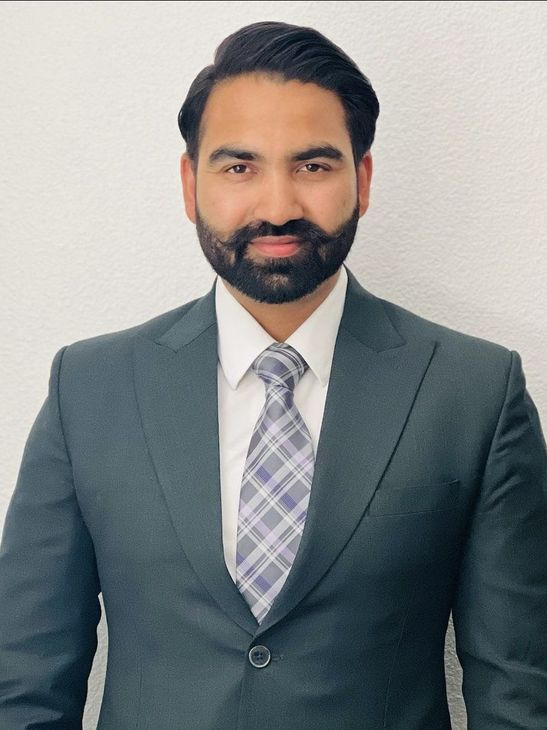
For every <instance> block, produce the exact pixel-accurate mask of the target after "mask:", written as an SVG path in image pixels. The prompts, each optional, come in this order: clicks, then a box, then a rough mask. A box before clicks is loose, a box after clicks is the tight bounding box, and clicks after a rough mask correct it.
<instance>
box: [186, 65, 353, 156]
mask: <svg viewBox="0 0 547 730" xmlns="http://www.w3.org/2000/svg"><path fill="white" fill-rule="evenodd" d="M200 129H201V141H200V157H201V156H202V155H203V154H207V153H208V152H210V151H211V150H212V149H214V148H215V147H217V146H218V145H219V144H238V145H241V144H243V143H245V144H248V145H252V146H253V147H261V148H263V149H270V150H272V151H273V150H275V149H277V148H280V149H281V148H283V149H286V148H287V147H291V148H292V147H300V146H302V145H305V144H307V143H309V142H310V141H312V142H313V141H317V140H321V141H322V142H331V143H332V144H337V145H338V146H339V147H344V149H345V150H346V151H347V150H349V149H351V140H350V137H349V133H348V130H347V127H346V121H345V113H344V107H343V106H342V102H341V101H340V99H339V98H338V96H337V95H336V94H335V93H334V92H332V91H329V90H328V89H324V88H322V87H320V86H318V85H317V84H313V83H302V82H300V81H296V80H290V81H286V80H284V79H279V78H272V77H269V76H265V75H264V74H245V75H242V76H237V77H235V78H230V79H226V80H224V81H221V82H219V83H218V84H217V85H216V86H215V87H214V88H213V90H212V91H211V93H210V95H209V99H208V100H207V104H206V106H205V110H204V112H203V116H202V120H201V125H200Z"/></svg>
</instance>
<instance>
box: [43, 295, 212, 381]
mask: <svg viewBox="0 0 547 730" xmlns="http://www.w3.org/2000/svg"><path fill="white" fill-rule="evenodd" d="M202 298H203V297H201V298H196V299H192V300H191V301H188V302H186V303H184V304H182V305H180V306H179V307H176V308H174V309H170V310H168V311H166V312H162V313H161V314H158V315H156V316H154V317H152V318H151V319H148V320H145V321H144V322H140V323H138V324H135V325H133V326H131V327H127V328H124V329H121V330H116V331H114V332H105V333H102V334H99V335H94V336H92V337H87V338H84V339H81V340H76V341H74V342H71V343H68V344H66V345H64V346H63V347H62V348H61V349H60V350H59V351H58V352H57V353H56V355H55V360H56V361H57V360H58V361H60V362H61V363H62V364H61V368H62V370H63V374H64V377H65V379H66V378H67V377H70V374H71V373H72V374H75V373H79V374H80V376H81V374H83V373H85V372H89V371H90V370H91V371H95V374H96V375H101V373H102V374H106V373H107V372H110V373H112V372H114V371H115V370H117V369H121V371H122V372H123V370H124V369H126V368H127V367H128V366H129V364H130V361H131V357H132V350H133V344H134V341H135V339H138V338H144V339H148V340H155V339H157V338H159V337H160V336H161V335H162V334H164V333H165V332H166V331H168V330H169V329H170V328H171V327H172V326H173V325H174V324H175V323H176V322H178V321H179V320H180V319H182V318H183V317H184V316H185V314H186V313H187V312H188V311H189V310H190V309H191V308H192V307H193V306H194V305H195V304H196V303H197V302H199V301H200V299H202Z"/></svg>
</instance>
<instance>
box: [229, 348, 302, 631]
mask: <svg viewBox="0 0 547 730" xmlns="http://www.w3.org/2000/svg"><path fill="white" fill-rule="evenodd" d="M251 367H252V369H253V370H254V372H255V373H256V374H257V375H258V377H259V378H260V379H261V380H262V381H263V382H264V384H265V386H266V402H265V404H264V406H263V408H262V411H261V412H260V415H259V417H258V421H257V423H256V426H255V428H254V431H253V434H252V436H251V443H250V445H249V451H248V454H247V460H246V462H245V468H244V471H243V480H242V485H241V494H240V501H239V519H238V530H237V557H236V585H237V587H238V589H239V591H240V592H241V593H242V595H243V596H244V598H245V600H246V601H247V603H248V604H249V606H250V608H251V611H252V612H253V614H254V615H255V617H256V619H257V621H258V622H259V623H260V622H261V621H262V619H263V618H264V616H265V615H266V614H267V613H268V611H269V609H270V607H271V605H272V603H273V601H274V598H275V597H276V595H277V594H278V593H279V591H280V590H281V587H282V586H283V584H284V582H285V580H286V578H287V575H288V573H289V570H290V569H291V566H292V564H293V561H294V557H295V555H296V551H297V550H298V546H299V544H300V538H301V537H302V532H303V529H304V522H305V520H306V512H307V509H308V502H309V497H310V488H311V483H312V477H313V467H314V456H313V445H312V440H311V437H310V433H309V431H308V429H307V427H306V424H305V423H304V421H303V419H302V416H301V415H300V412H299V410H298V408H297V407H296V406H295V404H294V393H293V389H294V387H295V385H296V383H297V382H298V381H299V380H300V378H301V377H302V375H304V373H305V372H306V369H307V368H308V364H307V363H306V361H305V360H304V358H303V357H302V356H301V355H300V353H298V352H297V351H296V350H295V349H294V348H293V347H291V346H290V345H287V344H285V343H283V342H275V343H273V344H272V345H270V347H268V348H267V349H266V350H264V352H262V353H261V354H260V355H259V356H258V357H257V358H256V360H255V361H254V362H253V364H252V366H251Z"/></svg>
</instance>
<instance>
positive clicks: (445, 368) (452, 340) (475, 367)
mask: <svg viewBox="0 0 547 730" xmlns="http://www.w3.org/2000/svg"><path fill="white" fill-rule="evenodd" d="M378 300H379V302H380V303H381V305H382V307H383V308H384V311H385V312H386V314H387V316H388V317H389V319H390V320H391V322H392V324H393V326H394V327H395V329H396V330H397V331H398V332H399V334H400V335H401V337H402V338H403V339H404V340H405V341H407V342H412V341H416V340H420V339H421V340H427V341H429V342H433V343H434V345H435V351H434V356H433V358H432V361H431V366H430V369H431V370H432V373H433V374H437V376H438V377H439V378H440V379H441V381H442V382H445V383H446V385H447V387H448V386H449V387H450V388H452V389H453V388H456V389H457V390H458V391H459V392H461V393H462V394H464V393H478V392H482V394H483V395H486V394H489V395H491V396H494V397H495V399H496V400H498V401H499V399H500V398H502V397H503V393H504V392H505V389H506V386H507V382H508V378H509V374H510V372H511V369H512V368H513V367H514V366H515V363H516V364H517V366H518V367H519V368H520V366H521V359H520V355H519V354H518V353H517V352H516V351H515V350H514V349H512V347H511V345H510V343H500V342H494V341H492V340H489V339H486V338H484V337H480V336H478V335H477V334H476V333H472V332H463V331H460V330H457V329H454V328H451V327H448V326H446V325H444V324H441V323H439V322H436V321H433V320H431V319H427V318H425V317H422V316H420V315H418V314H417V313H415V312H413V311H410V310H409V309H405V308H404V307H402V306H400V305H398V304H396V303H394V302H390V301H387V300H385V299H381V298H378Z"/></svg>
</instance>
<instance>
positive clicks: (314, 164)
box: [304, 162, 329, 173]
mask: <svg viewBox="0 0 547 730" xmlns="http://www.w3.org/2000/svg"><path fill="white" fill-rule="evenodd" d="M310 167H312V168H315V169H313V170H310V169H308V170H307V172H312V173H316V172H321V171H326V170H328V169H329V168H328V167H326V166H325V165H320V164H319V163H317V162H307V163H306V164H305V165H304V168H310Z"/></svg>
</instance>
